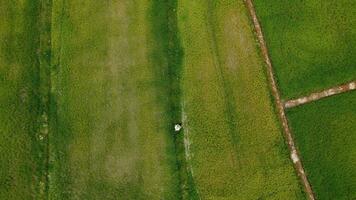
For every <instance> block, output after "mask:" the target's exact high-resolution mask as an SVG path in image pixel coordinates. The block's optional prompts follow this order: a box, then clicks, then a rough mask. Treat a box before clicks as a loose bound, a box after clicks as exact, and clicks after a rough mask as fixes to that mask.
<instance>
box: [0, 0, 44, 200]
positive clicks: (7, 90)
mask: <svg viewBox="0 0 356 200" xmlns="http://www.w3.org/2000/svg"><path fill="white" fill-rule="evenodd" d="M0 4H1V6H0V18H1V23H0V42H1V43H0V121H1V123H0V152H1V156H0V158H1V159H0V199H12V200H15V199H20V200H24V199H42V198H44V192H45V187H46V185H45V184H46V181H45V179H46V176H45V174H44V171H45V170H44V169H45V168H46V167H47V166H46V164H45V163H46V158H47V155H46V145H45V144H46V143H45V138H46V135H43V134H42V133H41V132H40V125H41V114H42V113H43V112H44V111H43V109H44V107H42V106H43V105H42V100H43V99H41V98H39V95H38V94H39V93H40V92H41V91H42V90H41V88H42V87H44V86H43V85H42V84H43V83H44V81H43V78H42V77H40V74H42V70H41V69H42V68H43V67H45V66H44V65H43V64H44V62H43V61H44V60H43V59H44V55H45V53H44V49H43V48H42V44H41V42H40V41H41V40H40V39H41V38H42V33H41V32H42V31H41V28H42V26H41V22H42V21H41V20H40V19H39V18H40V15H39V13H40V9H41V1H32V0H31V1H30V0H22V1H16V2H15V1H5V0H3V1H1V3H0ZM44 34H46V33H44ZM41 138H42V140H41Z"/></svg>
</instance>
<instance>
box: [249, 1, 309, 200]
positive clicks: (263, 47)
mask: <svg viewBox="0 0 356 200" xmlns="http://www.w3.org/2000/svg"><path fill="white" fill-rule="evenodd" d="M244 1H245V5H246V7H247V9H248V12H249V14H250V17H251V19H252V22H253V26H254V29H255V34H256V36H257V39H258V42H259V46H260V49H261V53H262V55H263V58H264V61H265V63H266V65H267V75H268V80H269V84H270V87H271V90H272V95H273V97H274V99H275V104H276V108H277V112H278V116H279V118H280V120H281V122H282V127H283V132H284V135H285V139H286V141H287V143H288V148H289V151H290V156H291V159H292V161H293V164H294V167H295V169H296V171H297V174H298V176H299V177H300V180H301V183H302V185H303V187H304V190H305V192H306V194H307V196H308V198H309V199H310V200H315V195H314V192H313V190H312V188H311V185H310V183H309V181H308V178H307V176H306V174H305V171H304V167H303V165H302V162H301V160H300V159H299V152H298V150H297V149H296V146H295V143H294V139H293V136H292V132H291V130H290V128H289V125H288V120H287V117H286V115H285V111H284V104H283V103H282V100H281V97H280V93H279V90H278V88H277V83H276V80H275V77H274V72H273V67H272V63H271V60H270V57H269V54H268V49H267V45H266V42H265V40H264V37H263V33H262V29H261V25H260V23H259V21H258V18H257V15H256V11H255V8H254V4H253V2H252V0H244Z"/></svg>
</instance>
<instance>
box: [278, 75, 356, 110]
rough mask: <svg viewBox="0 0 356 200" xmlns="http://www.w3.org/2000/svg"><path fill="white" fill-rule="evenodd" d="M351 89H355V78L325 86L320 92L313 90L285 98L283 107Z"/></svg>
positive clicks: (294, 105) (291, 106)
mask: <svg viewBox="0 0 356 200" xmlns="http://www.w3.org/2000/svg"><path fill="white" fill-rule="evenodd" d="M352 90H356V80H354V81H351V82H348V83H345V84H342V85H338V86H335V87H332V88H327V89H325V90H323V91H320V92H314V93H311V94H309V95H308V96H303V97H299V98H296V99H290V100H287V101H285V102H284V108H293V107H296V106H300V105H303V104H307V103H310V102H313V101H317V100H319V99H323V98H326V97H330V96H334V95H337V94H342V93H345V92H350V91H352Z"/></svg>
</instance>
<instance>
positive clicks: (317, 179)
mask: <svg viewBox="0 0 356 200" xmlns="http://www.w3.org/2000/svg"><path fill="white" fill-rule="evenodd" d="M355 102H356V92H350V93H345V94H342V95H338V96H335V97H330V98H327V99H323V100H320V101H317V102H313V103H310V104H306V105H303V106H300V107H296V108H293V109H291V110H289V111H288V113H287V115H288V117H289V119H290V125H291V128H292V131H293V133H294V136H295V139H296V144H297V147H298V148H299V150H300V152H301V157H302V159H303V163H304V167H305V170H306V173H307V175H308V178H309V180H310V183H311V185H312V187H313V190H314V192H315V194H316V197H317V199H355V198H356V192H355V191H356V183H355V180H356V165H355V163H356V113H355V111H356V104H355Z"/></svg>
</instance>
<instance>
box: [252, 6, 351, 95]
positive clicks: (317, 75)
mask: <svg viewBox="0 0 356 200" xmlns="http://www.w3.org/2000/svg"><path fill="white" fill-rule="evenodd" d="M254 2H255V7H256V13H257V15H258V17H259V18H260V23H261V25H262V31H263V33H264V36H265V39H266V43H267V46H268V48H269V52H270V56H271V60H272V63H273V66H274V69H275V74H276V78H277V80H278V83H279V87H280V90H281V95H282V97H283V98H287V99H290V98H296V97H299V96H303V95H307V94H309V93H311V92H315V91H319V90H323V89H325V88H329V87H332V86H334V85H339V84H341V83H344V82H348V81H351V80H354V79H355V77H356V67H355V59H356V57H355V55H356V53H355V52H356V48H355V46H356V40H355V39H354V38H355V36H356V35H355V34H356V28H355V27H356V21H355V18H356V12H355V9H356V3H355V1H352V0H339V1H333V0H306V1H299V0H292V1H264V0H255V1H254Z"/></svg>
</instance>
